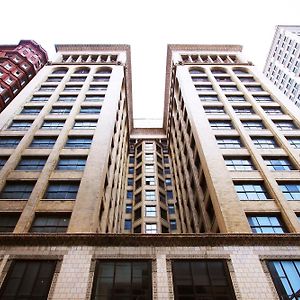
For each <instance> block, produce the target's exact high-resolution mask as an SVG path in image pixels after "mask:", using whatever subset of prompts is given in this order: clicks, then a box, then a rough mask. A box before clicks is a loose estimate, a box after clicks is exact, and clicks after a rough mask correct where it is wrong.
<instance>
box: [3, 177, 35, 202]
mask: <svg viewBox="0 0 300 300" xmlns="http://www.w3.org/2000/svg"><path fill="white" fill-rule="evenodd" d="M34 185H35V181H7V182H6V184H5V186H4V188H3V189H2V191H1V193H0V199H16V200H17V199H28V198H29V196H30V194H31V192H32V190H33V187H34Z"/></svg>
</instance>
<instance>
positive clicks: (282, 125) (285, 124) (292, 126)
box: [273, 120, 298, 130]
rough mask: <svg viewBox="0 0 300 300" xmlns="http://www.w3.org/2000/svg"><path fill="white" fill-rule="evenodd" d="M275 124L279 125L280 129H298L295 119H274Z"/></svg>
mask: <svg viewBox="0 0 300 300" xmlns="http://www.w3.org/2000/svg"><path fill="white" fill-rule="evenodd" d="M273 122H274V124H275V125H276V126H277V128H278V129H280V130H295V129H298V127H297V126H296V125H295V123H294V122H293V121H275V120H274V121H273Z"/></svg>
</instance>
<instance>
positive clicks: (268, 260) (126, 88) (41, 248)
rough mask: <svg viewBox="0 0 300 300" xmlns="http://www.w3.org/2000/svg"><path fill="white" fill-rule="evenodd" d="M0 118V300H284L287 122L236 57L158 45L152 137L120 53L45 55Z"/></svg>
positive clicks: (295, 174)
mask: <svg viewBox="0 0 300 300" xmlns="http://www.w3.org/2000/svg"><path fill="white" fill-rule="evenodd" d="M56 49H57V58H56V60H54V62H53V63H49V64H47V65H46V66H44V67H43V68H42V69H41V71H40V72H39V73H38V74H37V76H35V77H34V79H33V80H32V81H31V82H30V83H29V84H28V85H27V86H26V87H25V88H24V89H23V91H22V92H21V94H20V95H18V96H17V97H16V98H15V100H14V102H13V103H12V104H11V105H9V106H8V107H7V108H6V109H5V110H4V111H3V112H2V114H1V118H0V130H1V131H0V150H1V153H0V155H1V156H0V162H1V170H0V191H1V192H0V231H1V232H2V234H1V235H0V241H1V244H0V284H1V288H0V300H2V299H23V300H24V299H257V300H260V299H297V298H298V297H299V289H300V275H299V274H300V242H299V233H300V223H299V217H298V216H299V213H300V175H299V168H300V159H299V151H300V130H299V128H300V123H299V120H300V111H299V110H298V109H297V108H296V106H295V104H293V103H292V102H290V101H288V100H287V99H285V97H282V95H281V93H280V92H279V91H276V90H274V87H273V86H272V84H271V83H270V82H269V81H268V80H267V79H266V78H265V77H264V76H263V75H262V74H261V73H259V72H258V71H257V70H256V69H255V67H254V66H253V65H252V64H251V63H250V62H248V61H247V60H246V59H245V58H243V56H242V54H241V50H242V48H241V47H240V46H236V45H169V46H168V53H167V62H166V64H167V72H166V90H165V105H164V120H163V121H164V122H163V128H134V126H133V118H132V100H131V97H132V95H131V64H130V48H129V46H127V45H58V46H56Z"/></svg>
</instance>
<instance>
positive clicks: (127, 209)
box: [125, 204, 132, 214]
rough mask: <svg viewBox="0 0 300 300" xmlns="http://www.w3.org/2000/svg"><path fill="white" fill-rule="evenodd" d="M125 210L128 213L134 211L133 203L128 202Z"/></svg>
mask: <svg viewBox="0 0 300 300" xmlns="http://www.w3.org/2000/svg"><path fill="white" fill-rule="evenodd" d="M125 212H126V214H131V213H132V205H131V204H126V208H125Z"/></svg>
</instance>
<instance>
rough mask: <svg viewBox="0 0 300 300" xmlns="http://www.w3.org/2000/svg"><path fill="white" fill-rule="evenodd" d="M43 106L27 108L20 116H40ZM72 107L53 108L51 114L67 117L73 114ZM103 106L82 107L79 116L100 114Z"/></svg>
mask: <svg viewBox="0 0 300 300" xmlns="http://www.w3.org/2000/svg"><path fill="white" fill-rule="evenodd" d="M42 109H43V107H42V106H27V107H24V108H23V109H22V111H21V112H20V114H22V115H38V114H39V113H40V112H41V110H42ZM71 109H72V106H53V107H52V109H51V111H50V114H52V115H66V114H69V113H70V112H71ZM100 112H101V106H82V107H81V108H80V111H79V114H81V115H82V114H83V115H84V114H100Z"/></svg>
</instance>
